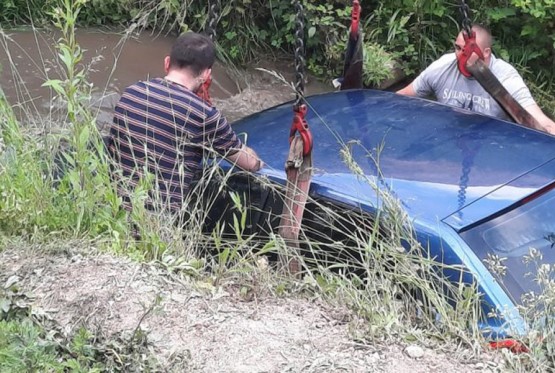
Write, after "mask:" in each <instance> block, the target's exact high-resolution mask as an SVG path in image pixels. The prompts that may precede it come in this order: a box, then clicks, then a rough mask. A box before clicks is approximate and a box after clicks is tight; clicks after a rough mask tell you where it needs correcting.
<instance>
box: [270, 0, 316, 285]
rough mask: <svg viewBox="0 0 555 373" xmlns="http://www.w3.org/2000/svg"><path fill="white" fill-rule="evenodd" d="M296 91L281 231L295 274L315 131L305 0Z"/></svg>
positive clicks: (299, 10) (299, 19) (299, 17)
mask: <svg viewBox="0 0 555 373" xmlns="http://www.w3.org/2000/svg"><path fill="white" fill-rule="evenodd" d="M295 10H296V19H295V24H296V31H295V91H296V100H295V103H294V104H293V123H292V125H291V129H290V131H289V154H288V156H287V160H286V162H285V173H286V176H287V182H286V190H285V201H284V204H283V210H282V213H281V219H280V224H279V232H278V234H279V235H280V236H281V237H282V238H283V240H284V241H285V243H286V245H287V248H289V249H291V250H292V252H291V253H287V254H285V255H283V254H282V255H280V260H281V261H282V264H283V265H284V267H285V268H287V269H288V270H289V271H290V273H291V274H294V275H297V274H299V273H300V271H301V263H300V260H299V248H300V245H299V234H300V231H301V225H302V218H303V213H304V209H305V205H306V201H307V199H308V191H309V188H310V180H311V177H312V146H313V140H312V134H311V132H310V129H309V128H308V123H307V121H306V119H305V117H306V113H307V105H306V102H305V100H304V81H305V68H306V60H305V39H304V28H305V27H304V9H303V6H302V4H301V0H296V1H295Z"/></svg>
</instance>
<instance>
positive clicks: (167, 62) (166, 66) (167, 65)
mask: <svg viewBox="0 0 555 373" xmlns="http://www.w3.org/2000/svg"><path fill="white" fill-rule="evenodd" d="M164 71H165V72H166V74H167V73H169V72H170V56H166V58H164Z"/></svg>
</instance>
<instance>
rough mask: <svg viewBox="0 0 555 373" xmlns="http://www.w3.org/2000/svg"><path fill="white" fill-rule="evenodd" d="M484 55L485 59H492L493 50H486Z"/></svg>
mask: <svg viewBox="0 0 555 373" xmlns="http://www.w3.org/2000/svg"><path fill="white" fill-rule="evenodd" d="M482 54H483V55H484V59H486V60H487V59H488V58H490V57H491V48H484V50H483V51H482Z"/></svg>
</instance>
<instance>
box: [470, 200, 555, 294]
mask: <svg viewBox="0 0 555 373" xmlns="http://www.w3.org/2000/svg"><path fill="white" fill-rule="evenodd" d="M461 236H462V238H463V239H464V240H465V241H466V242H467V243H468V245H469V246H470V247H471V248H472V250H473V251H474V252H475V253H476V255H477V256H478V257H479V258H480V259H481V260H482V261H484V263H485V264H486V267H488V268H489V269H490V271H491V272H492V273H493V274H494V275H495V276H496V277H497V278H498V279H499V281H500V282H501V284H502V285H503V286H504V287H505V289H506V290H507V291H508V293H509V294H510V295H511V297H512V298H513V300H514V301H515V302H516V303H518V304H521V303H522V296H523V295H524V294H526V293H529V292H534V293H536V294H538V293H540V292H541V290H542V286H541V281H538V268H539V267H540V266H542V265H544V264H555V190H551V191H550V192H548V193H546V194H543V195H541V196H540V197H538V198H536V199H533V200H532V201H530V202H528V203H525V204H523V205H521V206H519V207H517V208H515V209H513V210H511V211H509V212H507V213H506V214H503V215H501V216H498V217H496V218H495V219H492V220H490V221H488V222H486V223H484V224H481V225H479V226H477V227H475V228H472V229H470V230H468V231H466V232H464V233H462V234H461ZM495 268H497V269H495ZM548 276H550V277H552V274H548Z"/></svg>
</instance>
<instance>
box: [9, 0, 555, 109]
mask: <svg viewBox="0 0 555 373" xmlns="http://www.w3.org/2000/svg"><path fill="white" fill-rule="evenodd" d="M82 3H83V4H82V6H83V7H82V10H81V12H80V13H79V14H78V17H77V19H76V21H77V22H78V23H79V24H80V25H82V26H112V27H122V26H123V27H142V28H151V29H156V30H161V31H164V32H174V33H178V32H181V31H185V30H189V29H190V30H197V31H198V30H204V29H206V27H207V25H208V23H209V21H210V20H209V19H208V15H209V11H208V5H209V4H208V3H207V2H201V1H192V0H185V1H175V0H162V1H153V0H126V1H115V0H89V1H83V2H82ZM215 3H218V4H221V6H220V8H219V11H218V12H217V16H218V18H217V19H218V22H217V30H216V31H217V33H216V35H217V42H218V43H219V44H220V46H221V48H220V52H221V57H222V58H224V59H226V60H229V61H233V62H234V63H246V62H249V61H252V60H255V59H257V56H259V55H260V53H262V54H264V55H268V54H269V53H274V52H275V51H276V50H280V51H282V52H286V53H291V52H292V50H293V48H294V45H295V42H294V30H295V12H294V7H293V6H292V4H291V1H290V0H276V1H270V2H268V1H261V0H235V1H231V2H226V1H221V0H220V1H214V2H212V3H211V4H215ZM55 4H57V1H56V0H32V1H20V0H10V1H3V2H1V3H0V24H2V25H13V26H16V25H22V24H23V25H28V24H29V23H30V22H31V21H32V22H33V24H34V25H35V26H48V25H51V18H50V10H51V9H52V7H53V6H54V5H55ZM459 5H460V3H459V2H451V3H449V2H438V1H435V0H418V1H406V0H388V1H379V2H378V1H371V2H369V3H366V2H365V3H364V4H362V6H363V7H364V8H363V13H362V20H361V25H362V27H363V32H364V37H365V43H366V46H365V50H367V51H368V52H370V53H371V54H372V57H367V60H366V61H365V64H366V67H367V71H370V72H372V76H370V75H367V77H366V82H367V83H368V84H369V85H375V86H379V82H381V81H383V80H384V79H387V78H388V72H389V70H390V69H391V60H395V61H397V63H398V64H399V67H400V68H401V69H402V70H404V72H405V74H407V75H409V76H410V75H413V74H415V73H417V72H418V71H420V70H421V69H422V68H423V67H425V66H426V65H427V64H429V63H430V62H431V61H433V60H435V59H436V58H437V57H438V56H439V55H441V54H442V53H444V52H445V51H448V50H450V49H451V48H452V41H453V38H454V36H455V35H456V34H457V32H458V30H459V28H460V22H461V19H462V17H461V14H460V10H459ZM469 5H470V6H471V10H472V14H471V17H472V19H473V20H474V21H476V22H480V23H483V24H486V25H488V26H489V27H490V28H491V29H492V32H493V35H494V36H495V46H494V52H495V53H496V54H498V55H500V56H501V57H503V58H504V59H506V60H508V61H509V62H511V63H513V64H516V65H517V66H519V67H520V69H521V71H522V73H523V74H524V76H525V78H526V79H527V80H528V81H529V82H530V84H531V85H532V87H533V91H534V92H533V93H534V94H535V95H536V96H539V102H540V104H541V106H542V107H544V109H546V111H547V112H548V113H551V114H553V112H552V110H555V109H553V108H555V105H553V102H554V101H555V98H554V96H553V93H552V92H553V90H552V88H553V82H554V76H553V71H554V69H553V65H554V63H555V54H554V49H553V44H554V42H555V26H554V24H553V16H554V10H553V6H552V4H551V2H550V1H548V0H538V1H533V2H531V1H522V0H510V1H505V2H499V1H492V0H480V1H477V2H472V3H470V4H469ZM350 6H351V2H350V1H348V0H334V1H305V2H304V8H305V18H306V24H305V29H306V36H307V45H306V46H307V56H308V61H307V62H308V67H309V68H310V70H311V71H312V72H313V73H315V74H316V75H319V76H321V77H323V78H325V79H332V78H335V77H337V76H339V74H340V72H341V69H342V62H343V61H342V59H343V55H342V53H343V50H344V45H345V41H346V37H347V28H348V25H349V18H350V10H351V8H350ZM4 27H5V26H4Z"/></svg>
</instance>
